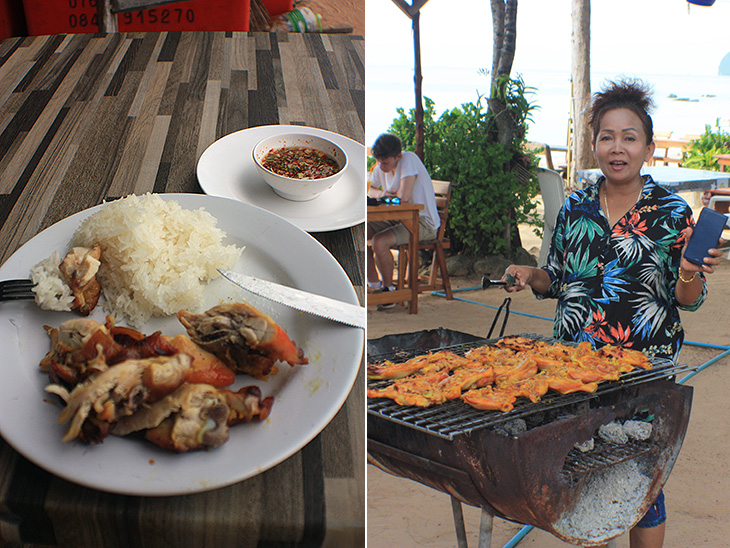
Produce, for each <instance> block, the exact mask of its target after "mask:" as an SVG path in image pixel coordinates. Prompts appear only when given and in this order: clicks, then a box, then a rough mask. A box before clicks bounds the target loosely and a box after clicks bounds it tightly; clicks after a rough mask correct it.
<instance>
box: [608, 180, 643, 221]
mask: <svg viewBox="0 0 730 548" xmlns="http://www.w3.org/2000/svg"><path fill="white" fill-rule="evenodd" d="M642 192H644V185H641V188H640V189H639V195H638V196H637V197H636V201H637V202H638V201H639V198H641V193H642ZM603 205H604V207H605V208H606V218H607V219H608V224H609V225H610V224H611V212H610V211H609V210H608V192H606V187H605V186H604V187H603Z"/></svg>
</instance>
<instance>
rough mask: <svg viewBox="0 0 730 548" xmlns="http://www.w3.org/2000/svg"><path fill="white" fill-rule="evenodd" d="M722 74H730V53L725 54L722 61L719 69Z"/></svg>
mask: <svg viewBox="0 0 730 548" xmlns="http://www.w3.org/2000/svg"><path fill="white" fill-rule="evenodd" d="M718 74H719V75H720V76H730V53H728V54H727V55H725V57H723V58H722V61H720V70H718Z"/></svg>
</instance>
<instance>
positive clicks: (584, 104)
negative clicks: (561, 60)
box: [569, 0, 595, 188]
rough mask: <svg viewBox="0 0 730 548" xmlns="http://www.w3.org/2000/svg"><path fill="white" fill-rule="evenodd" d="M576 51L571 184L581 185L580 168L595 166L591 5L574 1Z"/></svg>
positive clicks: (579, 0)
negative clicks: (590, 117) (592, 117)
mask: <svg viewBox="0 0 730 548" xmlns="http://www.w3.org/2000/svg"><path fill="white" fill-rule="evenodd" d="M572 1H573V6H572V18H573V39H572V44H573V50H572V81H573V86H572V88H573V92H572V93H573V96H572V97H571V101H572V105H571V110H572V113H573V140H572V143H571V148H572V150H571V161H570V168H569V169H570V185H571V186H572V187H573V188H577V186H578V175H577V172H578V170H579V169H588V168H591V167H594V166H595V158H594V157H593V149H592V146H591V144H592V142H593V137H592V133H591V129H590V128H589V127H588V120H589V116H590V113H589V110H590V107H591V47H590V46H591V2H590V0H572Z"/></svg>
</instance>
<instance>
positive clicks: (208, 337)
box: [177, 303, 307, 379]
mask: <svg viewBox="0 0 730 548" xmlns="http://www.w3.org/2000/svg"><path fill="white" fill-rule="evenodd" d="M177 317H178V319H179V320H180V323H182V324H183V325H184V326H185V329H186V330H187V332H188V335H189V336H190V338H191V339H192V340H193V341H194V342H195V343H196V344H197V345H198V346H200V347H201V348H203V349H204V350H206V351H208V352H210V353H212V354H214V355H215V356H217V357H218V358H219V359H220V360H221V361H222V362H223V363H225V364H226V365H228V366H229V367H231V368H232V369H233V370H234V371H237V372H241V373H247V374H249V375H251V376H252V377H255V378H257V379H266V378H267V377H268V375H269V374H271V373H272V372H275V369H274V368H275V364H276V362H277V361H283V362H286V363H288V364H289V365H298V364H305V363H307V358H305V357H304V351H303V350H302V349H301V348H298V347H297V346H296V344H294V342H293V341H292V340H291V339H290V338H289V337H288V336H287V334H286V333H285V332H284V330H283V329H282V328H281V327H279V326H278V325H277V324H276V323H275V322H274V320H272V319H271V318H270V317H269V316H267V315H266V314H263V313H262V312H260V311H259V310H257V309H255V308H254V307H252V306H249V305H248V304H245V303H232V304H221V305H218V306H215V307H213V308H211V309H210V310H207V311H206V312H204V313H202V314H192V313H190V312H187V311H185V310H181V311H180V312H178V314H177Z"/></svg>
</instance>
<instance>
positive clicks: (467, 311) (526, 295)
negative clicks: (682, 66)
mask: <svg viewBox="0 0 730 548" xmlns="http://www.w3.org/2000/svg"><path fill="white" fill-rule="evenodd" d="M523 234H525V235H526V237H523V242H525V247H526V248H528V249H529V247H528V246H532V245H534V244H539V242H535V241H533V242H531V241H530V236H529V234H528V233H527V232H525V231H523ZM478 282H479V280H478V279H476V278H470V279H465V278H454V280H453V283H452V285H453V287H461V288H471V287H475V286H476V285H478ZM708 287H709V296H708V299H707V300H706V302H705V303H704V304H703V305H702V307H701V308H700V309H699V310H698V311H696V312H682V313H681V314H682V322H683V324H684V328H685V341H692V342H697V343H703V344H714V345H723V346H726V345H730V340H729V339H730V307H728V304H727V295H729V294H730V261H727V260H724V261H723V262H722V264H721V265H720V266H719V268H718V269H716V272H715V273H714V274H712V275H710V276H708ZM456 296H457V297H458V298H459V299H465V300H468V301H473V302H465V301H460V300H454V301H447V300H446V299H444V298H442V297H436V296H432V295H428V294H423V295H422V296H421V297H420V299H419V306H418V309H419V311H418V314H416V315H409V314H408V313H407V311H406V309H405V308H404V307H400V306H399V307H396V308H395V309H393V310H389V311H385V312H378V311H376V310H375V307H368V338H369V339H375V338H378V337H381V336H383V335H386V334H392V333H408V332H413V331H419V330H423V329H435V328H439V327H444V328H447V329H452V330H455V331H462V332H466V333H471V334H475V335H480V336H486V335H487V333H488V331H489V328H490V326H491V324H492V320H493V318H494V315H495V313H496V308H497V307H499V306H500V305H501V304H502V302H503V300H504V298H505V297H506V296H507V293H505V292H504V291H502V290H500V289H490V290H487V291H481V290H472V291H463V292H459V293H457V294H456ZM490 307H491V308H490ZM510 309H511V311H512V313H511V315H510V317H509V320H508V323H507V326H506V329H505V334H512V333H538V334H543V335H548V336H549V335H550V334H551V330H552V320H551V319H552V317H553V313H554V311H555V302H554V301H551V300H545V301H538V300H537V299H535V298H534V297H533V295H532V293H531V292H529V291H523V292H520V293H515V294H512V302H511V306H510ZM518 313H521V314H518ZM542 318H549V319H550V321H548V320H546V319H542ZM500 327H501V319H500V321H499V322H498V324H497V326H496V328H495V333H494V336H496V335H498V334H499V328H500ZM720 353H721V350H716V349H712V348H707V347H703V346H695V345H690V344H687V343H685V346H684V348H683V350H682V353H681V355H680V363H688V364H690V365H697V366H699V365H702V364H704V363H706V362H707V361H708V360H710V359H712V358H714V357H715V356H718V355H719V354H720ZM729 366H730V357H725V358H722V359H720V360H718V361H716V362H715V363H713V364H712V365H710V366H709V367H707V368H706V369H704V370H703V371H701V372H700V373H698V374H697V375H695V376H694V377H693V378H692V379H690V380H689V381H688V382H687V383H686V384H687V385H688V386H692V387H694V395H693V403H692V412H691V416H690V423H689V428H688V431H687V436H686V437H685V440H684V445H683V447H682V450H681V452H680V454H679V458H678V460H677V462H676V464H675V466H674V469H673V471H672V473H671V475H670V477H669V480H668V482H667V484H666V486H665V489H664V490H665V494H666V504H667V512H668V516H669V517H668V521H667V535H666V540H665V544H664V546H665V548H687V547H699V546H707V547H717V548H719V547H723V546H729V545H730V523H729V522H728V520H727V519H726V516H727V514H728V511H729V510H730V481H728V480H727V479H726V476H725V470H727V468H728V465H730V419H728V399H729V398H728V391H729V390H730V369H729ZM367 483H368V489H367V496H368V500H367V546H368V548H391V547H393V546H398V547H411V546H412V547H424V548H431V547H433V548H436V547H439V548H449V547H455V546H456V545H457V541H456V535H455V532H454V522H453V517H452V512H451V502H450V498H449V496H448V495H446V494H444V493H441V492H439V491H436V490H434V489H431V488H428V487H425V486H423V485H421V484H419V483H417V482H414V481H412V480H407V479H403V478H398V477H394V476H392V475H390V474H387V473H385V472H383V471H381V470H380V469H378V468H377V467H375V466H373V465H368V467H367ZM463 509H464V519H465V524H466V532H467V538H468V540H469V545H470V546H477V542H478V535H479V522H480V516H481V511H480V510H479V509H478V508H474V507H470V506H467V505H463ZM521 527H522V526H521V525H518V524H514V523H511V522H507V521H504V520H501V519H498V518H495V520H494V527H493V538H492V547H502V546H504V544H505V543H507V542H508V541H509V540H510V539H512V537H513V536H514V535H515V534H516V533H517V532H518V531H519V530H520V529H521ZM617 545H618V547H619V548H626V547H628V545H629V544H628V534H624V535H622V536H621V537H619V539H618V543H617ZM519 546H532V547H540V548H557V547H565V546H570V545H569V544H566V543H564V542H562V541H560V540H558V539H557V538H556V537H554V536H553V535H551V534H549V533H546V532H544V531H541V530H538V529H533V530H532V531H531V532H530V533H529V534H528V535H527V536H526V537H525V538H524V539H523V540H522V541H521V542H520V543H519Z"/></svg>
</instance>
